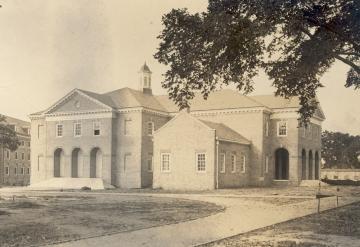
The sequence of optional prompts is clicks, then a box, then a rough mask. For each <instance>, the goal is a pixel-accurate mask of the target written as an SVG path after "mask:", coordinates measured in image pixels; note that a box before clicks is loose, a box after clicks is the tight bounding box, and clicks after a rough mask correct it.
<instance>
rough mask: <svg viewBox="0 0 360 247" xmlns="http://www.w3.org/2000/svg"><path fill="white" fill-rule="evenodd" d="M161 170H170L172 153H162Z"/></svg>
mask: <svg viewBox="0 0 360 247" xmlns="http://www.w3.org/2000/svg"><path fill="white" fill-rule="evenodd" d="M161 170H162V171H170V155H169V154H162V155H161Z"/></svg>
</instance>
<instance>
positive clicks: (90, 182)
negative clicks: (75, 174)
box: [27, 178, 114, 190]
mask: <svg viewBox="0 0 360 247" xmlns="http://www.w3.org/2000/svg"><path fill="white" fill-rule="evenodd" d="M83 187H89V188H91V190H103V189H111V188H114V187H113V186H112V185H109V184H106V183H104V181H103V180H102V179H101V178H50V179H48V180H44V181H41V182H37V183H33V184H30V185H29V186H28V187H27V188H29V189H38V190H60V189H75V190H79V189H81V188H83Z"/></svg>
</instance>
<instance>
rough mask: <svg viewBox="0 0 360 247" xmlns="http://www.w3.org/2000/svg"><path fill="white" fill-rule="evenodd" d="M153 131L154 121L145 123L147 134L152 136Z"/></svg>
mask: <svg viewBox="0 0 360 247" xmlns="http://www.w3.org/2000/svg"><path fill="white" fill-rule="evenodd" d="M153 133H154V122H148V123H147V135H149V136H152V135H153Z"/></svg>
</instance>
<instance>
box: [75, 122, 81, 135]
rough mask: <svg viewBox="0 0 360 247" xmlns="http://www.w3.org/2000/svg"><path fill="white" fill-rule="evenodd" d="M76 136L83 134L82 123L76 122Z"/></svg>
mask: <svg viewBox="0 0 360 247" xmlns="http://www.w3.org/2000/svg"><path fill="white" fill-rule="evenodd" d="M74 136H75V137H76V136H81V123H74Z"/></svg>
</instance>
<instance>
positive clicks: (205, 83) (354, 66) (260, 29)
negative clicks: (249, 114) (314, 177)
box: [155, 0, 360, 122]
mask: <svg viewBox="0 0 360 247" xmlns="http://www.w3.org/2000/svg"><path fill="white" fill-rule="evenodd" d="M359 10H360V1H358V0H327V1H322V0H209V4H208V8H207V11H206V12H203V13H195V14H190V13H189V12H188V11H187V10H186V9H173V10H172V11H171V12H169V13H168V14H166V15H164V16H163V19H162V22H163V25H164V29H163V31H162V33H161V34H160V35H159V39H160V40H161V42H160V46H159V48H158V51H157V52H156V54H155V58H156V59H157V60H158V61H159V62H160V63H163V64H165V65H168V66H169V69H168V71H167V72H166V73H165V80H164V81H163V82H162V86H163V87H164V88H165V89H167V90H168V93H169V96H170V98H172V99H173V100H174V101H175V103H176V104H177V105H178V106H179V107H180V108H185V107H189V100H191V99H192V98H193V97H194V95H195V94H194V92H196V91H200V92H201V94H202V95H203V97H204V98H205V99H206V98H207V97H208V95H209V94H210V93H211V92H212V91H214V90H216V89H218V88H221V87H222V86H224V85H225V86H226V85H229V84H235V85H236V87H237V89H238V90H240V91H242V92H243V93H249V92H251V91H252V90H253V88H254V85H253V84H254V82H253V79H254V77H255V76H256V75H258V73H259V70H264V71H265V72H266V73H267V75H268V77H269V79H271V80H272V81H273V85H274V86H275V88H276V91H275V94H276V95H280V96H283V97H291V96H299V97H300V103H301V108H300V110H299V111H300V113H301V118H302V120H303V122H306V121H307V120H308V119H309V117H311V116H312V114H313V113H314V111H315V109H316V106H317V101H316V97H315V95H316V90H317V89H318V88H319V87H321V86H322V85H321V84H320V82H319V79H320V77H321V76H322V75H323V74H324V72H326V71H327V70H328V69H329V68H330V67H331V65H332V64H333V63H334V61H335V60H340V61H342V62H344V63H346V64H347V65H349V66H350V71H349V73H348V79H347V81H346V84H345V86H346V87H354V88H355V89H358V88H359V87H360V79H359V78H360V76H359V75H360V67H359V64H360V63H359V62H360V61H359V59H360V23H359V20H360V11H359Z"/></svg>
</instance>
